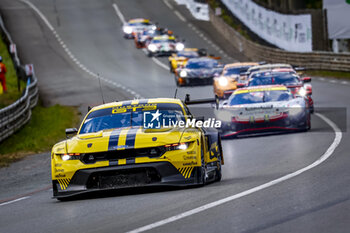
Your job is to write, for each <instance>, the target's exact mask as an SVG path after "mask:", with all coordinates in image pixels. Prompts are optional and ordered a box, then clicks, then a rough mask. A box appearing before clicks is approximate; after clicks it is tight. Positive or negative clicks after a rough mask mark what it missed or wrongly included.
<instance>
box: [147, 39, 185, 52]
mask: <svg viewBox="0 0 350 233" xmlns="http://www.w3.org/2000/svg"><path fill="white" fill-rule="evenodd" d="M184 48H185V45H184V44H183V43H181V42H179V41H178V40H177V39H176V38H175V37H174V36H169V35H163V36H156V37H154V38H153V39H152V40H151V42H150V43H149V44H148V46H147V52H148V56H149V57H152V56H170V55H171V54H172V53H176V52H177V51H181V50H183V49H184Z"/></svg>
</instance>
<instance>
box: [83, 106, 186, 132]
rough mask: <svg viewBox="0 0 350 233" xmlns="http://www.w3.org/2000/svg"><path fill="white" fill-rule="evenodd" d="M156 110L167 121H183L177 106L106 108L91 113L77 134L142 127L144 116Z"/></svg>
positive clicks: (181, 111)
mask: <svg viewBox="0 0 350 233" xmlns="http://www.w3.org/2000/svg"><path fill="white" fill-rule="evenodd" d="M157 110H159V111H160V112H161V114H162V115H166V116H167V119H171V120H173V121H175V120H179V119H182V120H184V113H183V110H182V108H181V106H180V105H178V104H168V103H161V104H145V105H127V106H120V107H116V108H106V109H100V110H96V111H93V112H91V113H90V114H89V115H88V116H87V117H86V120H85V121H84V123H83V125H82V127H81V130H80V132H79V134H85V133H94V132H98V131H101V130H108V129H117V128H124V127H139V126H143V123H144V114H145V112H147V113H146V114H148V115H150V114H152V113H155V112H156V111H157Z"/></svg>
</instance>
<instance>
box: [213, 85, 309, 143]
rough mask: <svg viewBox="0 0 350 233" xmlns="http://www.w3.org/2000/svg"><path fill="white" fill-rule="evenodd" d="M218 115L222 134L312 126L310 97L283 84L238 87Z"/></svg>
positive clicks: (300, 128) (230, 135)
mask: <svg viewBox="0 0 350 233" xmlns="http://www.w3.org/2000/svg"><path fill="white" fill-rule="evenodd" d="M215 115H216V118H217V119H219V120H221V122H222V125H221V127H222V128H221V137H223V138H229V137H237V136H242V135H260V134H271V133H276V132H289V131H307V130H309V129H310V128H311V120H310V109H309V106H308V101H307V100H306V99H305V98H304V97H298V96H294V95H293V94H292V93H291V92H290V90H288V88H287V87H285V86H284V85H271V86H255V87H246V88H241V89H237V90H236V91H234V92H233V94H232V95H231V96H230V98H229V99H228V100H225V101H224V103H223V104H222V105H221V106H220V107H219V109H218V110H215Z"/></svg>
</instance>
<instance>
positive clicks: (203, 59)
mask: <svg viewBox="0 0 350 233" xmlns="http://www.w3.org/2000/svg"><path fill="white" fill-rule="evenodd" d="M188 61H192V62H199V61H216V60H215V59H213V58H210V57H195V58H191V59H189V60H188Z"/></svg>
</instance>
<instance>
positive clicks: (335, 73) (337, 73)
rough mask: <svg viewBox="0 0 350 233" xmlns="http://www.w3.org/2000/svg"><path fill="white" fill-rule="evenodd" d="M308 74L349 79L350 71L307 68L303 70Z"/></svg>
mask: <svg viewBox="0 0 350 233" xmlns="http://www.w3.org/2000/svg"><path fill="white" fill-rule="evenodd" d="M305 74H306V75H309V76H320V77H326V78H338V79H350V72H342V71H327V70H308V71H305Z"/></svg>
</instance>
